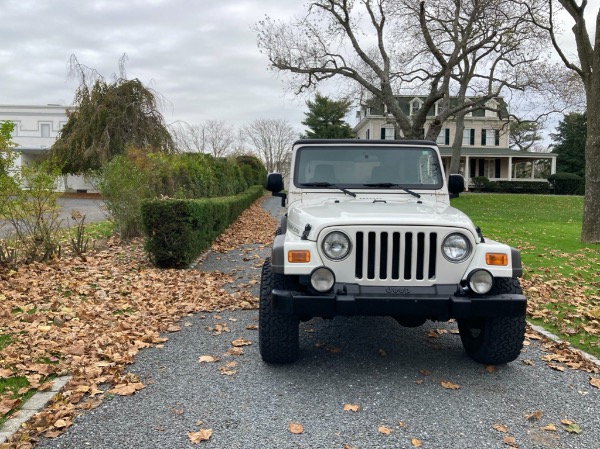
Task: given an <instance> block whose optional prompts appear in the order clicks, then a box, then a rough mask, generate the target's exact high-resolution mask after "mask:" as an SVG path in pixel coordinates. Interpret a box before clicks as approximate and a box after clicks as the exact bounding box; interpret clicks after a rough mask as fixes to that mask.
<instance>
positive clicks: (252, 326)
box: [246, 324, 258, 331]
mask: <svg viewBox="0 0 600 449" xmlns="http://www.w3.org/2000/svg"><path fill="white" fill-rule="evenodd" d="M246 329H248V330H249V331H255V330H257V329H258V326H257V325H256V324H248V326H246Z"/></svg>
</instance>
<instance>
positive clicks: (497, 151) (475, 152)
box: [440, 147, 558, 159]
mask: <svg viewBox="0 0 600 449" xmlns="http://www.w3.org/2000/svg"><path fill="white" fill-rule="evenodd" d="M440 154H441V155H442V156H452V147H440ZM460 154H461V156H484V157H522V158H534V159H556V157H557V156H558V155H557V154H556V153H532V152H528V151H516V150H510V149H507V148H495V147H462V148H461V150H460Z"/></svg>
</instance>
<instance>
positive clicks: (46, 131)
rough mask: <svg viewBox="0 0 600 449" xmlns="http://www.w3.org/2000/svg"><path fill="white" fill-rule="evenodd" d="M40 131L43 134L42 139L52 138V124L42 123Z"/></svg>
mask: <svg viewBox="0 0 600 449" xmlns="http://www.w3.org/2000/svg"><path fill="white" fill-rule="evenodd" d="M40 130H41V132H42V137H50V124H49V123H42V124H41V125H40Z"/></svg>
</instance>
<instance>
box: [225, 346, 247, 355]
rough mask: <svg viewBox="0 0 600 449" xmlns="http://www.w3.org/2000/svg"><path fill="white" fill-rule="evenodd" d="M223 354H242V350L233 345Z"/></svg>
mask: <svg viewBox="0 0 600 449" xmlns="http://www.w3.org/2000/svg"><path fill="white" fill-rule="evenodd" d="M225 354H226V355H242V354H244V350H243V349H242V348H236V347H233V348H229V349H228V350H227V352H226V353H225Z"/></svg>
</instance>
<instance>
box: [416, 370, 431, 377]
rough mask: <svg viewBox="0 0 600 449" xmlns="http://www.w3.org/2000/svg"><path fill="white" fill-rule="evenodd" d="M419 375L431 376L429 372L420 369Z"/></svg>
mask: <svg viewBox="0 0 600 449" xmlns="http://www.w3.org/2000/svg"><path fill="white" fill-rule="evenodd" d="M419 373H421V374H422V375H423V376H429V375H430V374H431V371H428V370H426V369H420V370H419Z"/></svg>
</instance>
